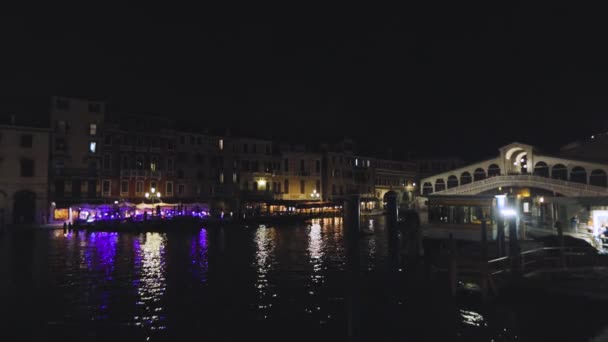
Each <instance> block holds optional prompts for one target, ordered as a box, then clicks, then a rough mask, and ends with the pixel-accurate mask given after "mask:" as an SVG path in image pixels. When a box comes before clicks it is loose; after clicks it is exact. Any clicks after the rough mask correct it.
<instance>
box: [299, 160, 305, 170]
mask: <svg viewBox="0 0 608 342" xmlns="http://www.w3.org/2000/svg"><path fill="white" fill-rule="evenodd" d="M300 171H302V172H304V159H302V160H300Z"/></svg>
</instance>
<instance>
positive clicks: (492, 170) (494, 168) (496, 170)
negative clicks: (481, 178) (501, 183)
mask: <svg viewBox="0 0 608 342" xmlns="http://www.w3.org/2000/svg"><path fill="white" fill-rule="evenodd" d="M494 176H500V167H499V166H498V165H496V164H490V166H488V178H489V177H494Z"/></svg>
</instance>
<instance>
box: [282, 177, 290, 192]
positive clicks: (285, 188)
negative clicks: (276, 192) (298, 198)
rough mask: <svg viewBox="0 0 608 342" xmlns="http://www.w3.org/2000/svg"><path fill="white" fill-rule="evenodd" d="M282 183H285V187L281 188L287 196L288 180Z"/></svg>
mask: <svg viewBox="0 0 608 342" xmlns="http://www.w3.org/2000/svg"><path fill="white" fill-rule="evenodd" d="M284 183H285V184H284V185H285V186H284V187H283V188H284V190H285V193H286V194H288V193H289V179H286V180H285V182H284Z"/></svg>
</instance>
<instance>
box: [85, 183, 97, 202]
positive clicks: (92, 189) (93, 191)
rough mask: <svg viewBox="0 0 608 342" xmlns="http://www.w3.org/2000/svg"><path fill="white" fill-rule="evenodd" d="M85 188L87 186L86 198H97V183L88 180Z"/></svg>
mask: <svg viewBox="0 0 608 342" xmlns="http://www.w3.org/2000/svg"><path fill="white" fill-rule="evenodd" d="M87 186H88V189H87V197H88V198H94V197H97V181H96V180H90V181H88V184H87Z"/></svg>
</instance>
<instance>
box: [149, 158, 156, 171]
mask: <svg viewBox="0 0 608 342" xmlns="http://www.w3.org/2000/svg"><path fill="white" fill-rule="evenodd" d="M157 169H158V158H157V157H152V159H151V160H150V171H152V172H156V171H157Z"/></svg>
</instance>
